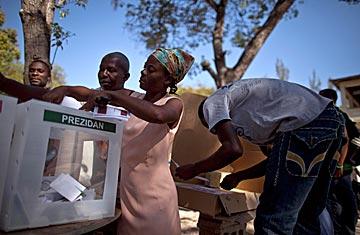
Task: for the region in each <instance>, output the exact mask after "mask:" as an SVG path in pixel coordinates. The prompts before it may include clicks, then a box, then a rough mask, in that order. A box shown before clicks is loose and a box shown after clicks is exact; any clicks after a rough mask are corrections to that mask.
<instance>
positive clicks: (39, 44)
mask: <svg viewBox="0 0 360 235" xmlns="http://www.w3.org/2000/svg"><path fill="white" fill-rule="evenodd" d="M54 10H55V3H54V0H23V1H22V9H21V10H20V17H21V21H22V26H23V32H24V58H25V63H24V64H25V65H24V83H25V84H29V76H28V70H29V64H30V63H31V61H32V60H33V59H36V58H37V59H41V60H44V61H45V62H47V63H49V57H50V40H51V23H52V22H53V19H54Z"/></svg>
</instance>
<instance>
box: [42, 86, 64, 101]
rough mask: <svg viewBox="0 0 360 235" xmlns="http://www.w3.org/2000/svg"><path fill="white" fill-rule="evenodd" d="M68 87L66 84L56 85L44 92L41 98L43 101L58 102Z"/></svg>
mask: <svg viewBox="0 0 360 235" xmlns="http://www.w3.org/2000/svg"><path fill="white" fill-rule="evenodd" d="M67 92H68V87H66V86H59V87H56V88H54V89H52V90H50V91H48V92H46V93H45V94H44V95H43V96H42V98H43V100H44V101H47V102H50V103H55V104H60V103H61V102H62V100H63V99H64V97H65V96H66V95H67Z"/></svg>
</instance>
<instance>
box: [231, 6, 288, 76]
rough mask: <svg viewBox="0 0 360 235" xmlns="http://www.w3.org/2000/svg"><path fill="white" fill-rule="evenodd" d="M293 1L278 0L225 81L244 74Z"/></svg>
mask: <svg viewBox="0 0 360 235" xmlns="http://www.w3.org/2000/svg"><path fill="white" fill-rule="evenodd" d="M293 3H294V0H279V1H277V3H276V4H275V6H274V9H273V10H272V11H271V13H270V15H269V17H268V19H267V20H266V22H265V23H264V25H263V26H262V27H261V28H260V29H259V31H258V32H257V33H256V34H255V36H254V37H253V38H252V39H251V41H250V42H249V44H248V45H247V46H246V47H245V49H244V52H243V53H242V55H241V57H240V58H239V60H238V62H237V63H236V65H235V66H234V68H233V69H231V70H230V71H229V73H228V74H227V75H228V76H229V77H228V79H226V80H227V81H233V80H239V79H241V78H242V76H243V75H244V73H245V71H246V70H247V68H248V67H249V66H250V63H251V62H252V61H253V59H254V58H255V56H256V54H257V53H258V52H259V50H260V48H261V47H262V46H263V45H264V43H265V41H266V39H267V38H268V37H269V35H270V33H271V32H272V31H273V30H274V28H275V26H276V25H277V24H278V23H279V21H280V20H281V18H282V17H283V15H284V14H285V13H286V12H287V10H288V9H289V8H290V7H291V5H292V4H293Z"/></svg>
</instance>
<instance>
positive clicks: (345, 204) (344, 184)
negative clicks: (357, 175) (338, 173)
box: [336, 175, 358, 235]
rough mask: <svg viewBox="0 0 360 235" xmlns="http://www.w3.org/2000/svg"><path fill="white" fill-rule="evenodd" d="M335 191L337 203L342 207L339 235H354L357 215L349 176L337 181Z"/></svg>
mask: <svg viewBox="0 0 360 235" xmlns="http://www.w3.org/2000/svg"><path fill="white" fill-rule="evenodd" d="M336 189H337V190H336V195H337V198H338V201H339V203H340V205H341V206H342V211H341V225H342V227H341V234H344V235H346V234H355V228H356V223H357V218H358V213H357V203H356V198H355V194H354V191H353V189H352V183H351V177H350V175H346V176H343V177H342V178H341V179H339V183H338V185H337V188H336Z"/></svg>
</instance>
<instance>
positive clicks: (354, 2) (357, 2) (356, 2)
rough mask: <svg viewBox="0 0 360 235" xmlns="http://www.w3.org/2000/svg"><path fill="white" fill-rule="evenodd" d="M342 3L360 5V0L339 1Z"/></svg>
mask: <svg viewBox="0 0 360 235" xmlns="http://www.w3.org/2000/svg"><path fill="white" fill-rule="evenodd" d="M339 1H340V2H346V3H348V4H359V3H360V0H339Z"/></svg>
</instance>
